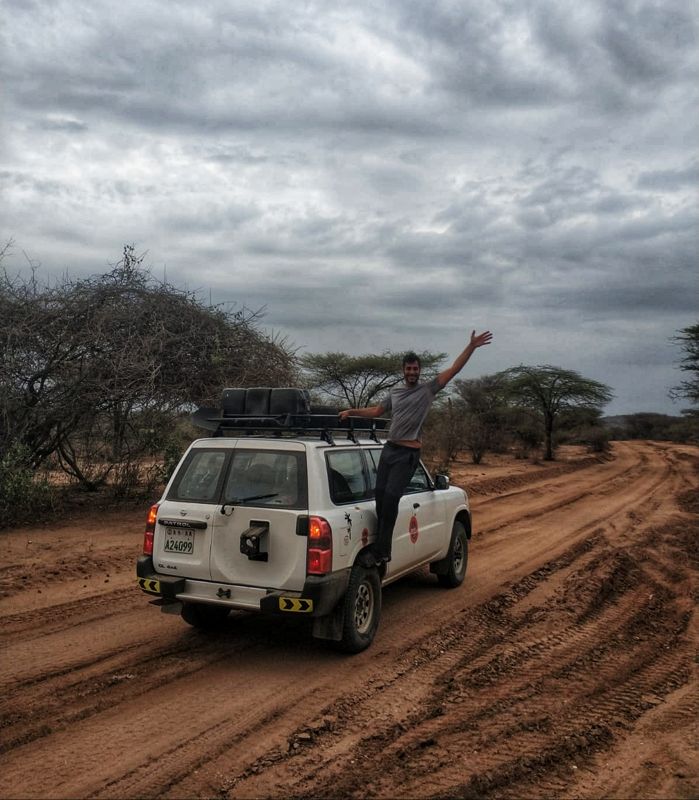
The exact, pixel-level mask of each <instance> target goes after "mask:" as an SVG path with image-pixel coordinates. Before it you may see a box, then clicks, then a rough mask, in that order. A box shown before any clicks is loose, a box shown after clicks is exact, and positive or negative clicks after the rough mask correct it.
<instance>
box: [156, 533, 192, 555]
mask: <svg viewBox="0 0 699 800" xmlns="http://www.w3.org/2000/svg"><path fill="white" fill-rule="evenodd" d="M163 549H164V550H165V552H166V553H177V554H179V555H191V554H192V553H193V552H194V531H178V530H174V531H166V532H165V547H164V548H163Z"/></svg>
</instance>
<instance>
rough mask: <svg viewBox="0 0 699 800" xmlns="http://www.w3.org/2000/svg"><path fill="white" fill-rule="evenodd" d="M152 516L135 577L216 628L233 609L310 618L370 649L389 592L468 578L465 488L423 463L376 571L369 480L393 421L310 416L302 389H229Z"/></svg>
mask: <svg viewBox="0 0 699 800" xmlns="http://www.w3.org/2000/svg"><path fill="white" fill-rule="evenodd" d="M222 406H223V407H222V409H221V410H219V409H200V410H199V411H198V412H197V413H196V414H195V415H194V419H195V422H197V423H198V424H200V425H202V426H203V427H205V428H207V429H209V430H210V431H211V434H212V435H211V436H210V438H204V439H198V440H196V441H195V442H193V443H192V444H191V445H190V447H189V448H188V449H187V451H186V452H185V454H184V456H183V457H182V459H181V461H180V463H179V465H178V466H177V468H176V470H175V471H174V473H173V476H172V478H171V479H170V481H169V482H168V484H167V486H166V488H165V491H164V493H163V496H162V499H161V500H160V501H159V502H158V503H156V504H155V505H154V506H153V507H152V508H151V509H150V512H149V514H148V519H147V523H146V530H145V535H144V544H143V555H142V556H141V557H140V558H139V559H138V564H137V576H138V582H139V585H140V587H141V589H142V590H143V591H145V592H147V593H148V594H150V595H155V596H156V598H157V599H155V600H154V601H153V602H154V604H156V605H160V606H162V610H163V611H167V612H170V613H172V612H173V611H174V612H178V613H181V615H182V617H183V619H184V620H185V621H186V622H188V623H189V624H190V625H194V626H196V627H200V628H212V627H216V626H218V625H220V624H222V623H223V621H224V620H225V618H226V617H227V616H228V613H229V612H230V611H231V610H232V609H242V610H247V611H254V612H264V613H270V614H278V615H281V616H284V615H289V614H294V615H299V614H301V615H306V616H308V617H310V618H312V621H313V627H312V630H313V635H314V636H315V637H317V638H320V639H329V640H332V641H334V642H336V643H337V644H338V645H339V647H340V648H341V649H343V650H344V651H346V652H350V653H356V652H359V651H361V650H363V649H364V648H366V647H368V646H369V645H370V644H371V642H372V640H373V638H374V636H375V634H376V630H377V628H378V625H379V618H380V614H381V587H382V586H385V585H387V584H389V583H392V582H393V581H395V580H398V579H399V578H401V577H402V576H404V575H407V574H408V573H410V572H412V571H414V570H416V569H417V568H419V567H422V566H424V565H429V568H430V570H431V572H433V573H434V574H435V575H436V577H437V581H438V583H439V584H441V585H442V586H446V587H456V586H459V585H460V584H461V583H462V582H463V580H464V576H465V574H466V566H467V561H468V540H469V539H470V537H471V514H470V511H469V505H468V498H467V496H466V493H465V492H464V491H462V490H461V489H459V488H456V487H450V486H449V480H448V478H446V476H443V475H437V476H436V478H434V479H433V478H432V477H431V476H430V474H429V472H428V471H427V469H425V467H424V465H423V464H422V463H420V464H419V465H418V467H417V469H416V470H415V473H414V475H413V476H412V479H411V481H410V483H409V485H408V487H407V489H406V492H405V494H404V496H403V497H402V499H401V501H400V507H399V514H398V520H397V522H396V526H395V530H394V534H393V552H392V560H391V561H390V562H388V563H387V564H382V565H381V566H380V567H377V566H376V565H375V563H374V561H373V558H372V557H371V555H370V551H369V546H370V544H371V543H372V541H373V540H374V536H375V527H376V514H375V510H374V500H373V496H374V485H375V483H376V468H377V465H378V461H379V456H380V454H381V448H382V443H381V439H380V437H379V433H380V430H381V429H382V428H383V426H384V425H385V420H364V419H350V420H347V421H344V422H340V421H339V419H338V417H337V416H336V415H332V414H330V415H329V414H316V413H311V406H310V403H309V397H308V394H307V393H306V392H305V391H304V390H300V389H267V388H255V389H226V390H224V393H223V404H222Z"/></svg>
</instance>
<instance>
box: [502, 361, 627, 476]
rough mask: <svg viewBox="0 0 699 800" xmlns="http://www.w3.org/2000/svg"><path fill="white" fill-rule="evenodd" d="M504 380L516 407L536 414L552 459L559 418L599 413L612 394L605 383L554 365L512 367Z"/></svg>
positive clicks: (509, 396)
mask: <svg viewBox="0 0 699 800" xmlns="http://www.w3.org/2000/svg"><path fill="white" fill-rule="evenodd" d="M500 375H501V378H502V379H503V380H504V381H505V382H506V385H507V389H506V392H507V396H508V398H509V399H510V402H513V403H514V404H515V405H517V406H519V407H521V408H525V409H530V410H531V411H533V412H535V413H536V414H537V415H538V416H539V418H540V420H541V422H542V424H543V429H544V458H545V459H547V460H552V459H553V451H554V431H555V427H556V423H557V421H558V420H559V417H560V415H561V414H562V413H564V412H570V411H573V410H574V409H598V408H600V407H601V406H603V405H605V404H606V403H608V402H609V401H610V400H611V399H612V397H613V394H612V390H611V389H610V388H609V387H608V386H606V385H605V384H603V383H599V382H598V381H595V380H592V379H591V378H584V377H583V376H582V375H580V374H579V373H578V372H575V371H574V370H567V369H562V368H561V367H554V366H551V365H540V366H524V365H521V366H519V367H512V368H511V369H509V370H506V371H505V372H503V373H500Z"/></svg>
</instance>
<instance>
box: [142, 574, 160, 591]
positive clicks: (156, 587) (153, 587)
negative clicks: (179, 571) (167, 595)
mask: <svg viewBox="0 0 699 800" xmlns="http://www.w3.org/2000/svg"><path fill="white" fill-rule="evenodd" d="M138 585H139V586H140V587H141V589H143V591H144V592H149V593H150V594H161V592H160V581H154V580H151V579H150V578H139V579H138Z"/></svg>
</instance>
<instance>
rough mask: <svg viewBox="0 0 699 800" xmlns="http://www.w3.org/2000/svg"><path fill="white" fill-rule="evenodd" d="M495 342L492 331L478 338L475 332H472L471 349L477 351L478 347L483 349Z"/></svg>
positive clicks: (480, 334) (481, 334)
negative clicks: (484, 346) (485, 345)
mask: <svg viewBox="0 0 699 800" xmlns="http://www.w3.org/2000/svg"><path fill="white" fill-rule="evenodd" d="M492 341H493V334H492V333H491V332H490V331H485V332H484V333H479V334H478V336H476V332H475V331H471V347H472V348H473V349H474V350H475V349H476V348H477V347H483V345H484V344H490V343H491V342H492Z"/></svg>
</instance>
